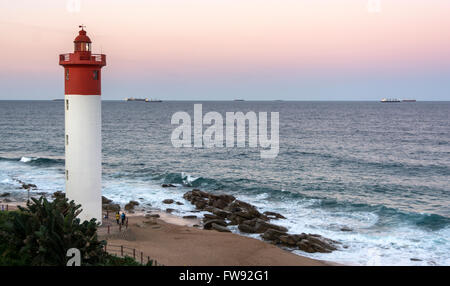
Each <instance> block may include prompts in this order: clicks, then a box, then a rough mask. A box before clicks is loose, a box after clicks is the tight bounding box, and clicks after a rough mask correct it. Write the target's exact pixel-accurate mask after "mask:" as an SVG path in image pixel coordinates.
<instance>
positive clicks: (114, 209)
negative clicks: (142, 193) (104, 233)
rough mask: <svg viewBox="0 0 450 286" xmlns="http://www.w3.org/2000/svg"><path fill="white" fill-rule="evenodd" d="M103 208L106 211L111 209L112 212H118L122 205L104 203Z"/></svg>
mask: <svg viewBox="0 0 450 286" xmlns="http://www.w3.org/2000/svg"><path fill="white" fill-rule="evenodd" d="M102 209H103V210H105V211H111V212H118V211H120V205H119V204H111V203H109V204H102Z"/></svg>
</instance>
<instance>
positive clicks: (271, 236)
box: [261, 228, 286, 241]
mask: <svg viewBox="0 0 450 286" xmlns="http://www.w3.org/2000/svg"><path fill="white" fill-rule="evenodd" d="M282 235H286V233H285V232H284V231H279V230H276V229H272V228H269V229H268V230H266V231H265V232H264V233H263V234H262V235H261V237H262V238H263V239H265V240H272V241H278V240H279V238H280V236H282Z"/></svg>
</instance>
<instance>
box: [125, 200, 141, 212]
mask: <svg viewBox="0 0 450 286" xmlns="http://www.w3.org/2000/svg"><path fill="white" fill-rule="evenodd" d="M138 205H139V203H138V202H136V201H130V202H129V203H128V204H126V205H125V207H124V208H125V210H127V211H132V210H134V207H135V206H138Z"/></svg>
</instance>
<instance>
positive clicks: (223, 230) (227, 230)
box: [211, 223, 231, 232]
mask: <svg viewBox="0 0 450 286" xmlns="http://www.w3.org/2000/svg"><path fill="white" fill-rule="evenodd" d="M211 228H212V229H214V230H217V231H219V232H231V231H230V230H229V229H228V228H227V227H226V226H221V225H218V224H216V223H212V224H211Z"/></svg>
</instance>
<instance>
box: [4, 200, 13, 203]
mask: <svg viewBox="0 0 450 286" xmlns="http://www.w3.org/2000/svg"><path fill="white" fill-rule="evenodd" d="M3 202H4V203H10V202H12V201H11V200H10V199H3Z"/></svg>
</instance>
